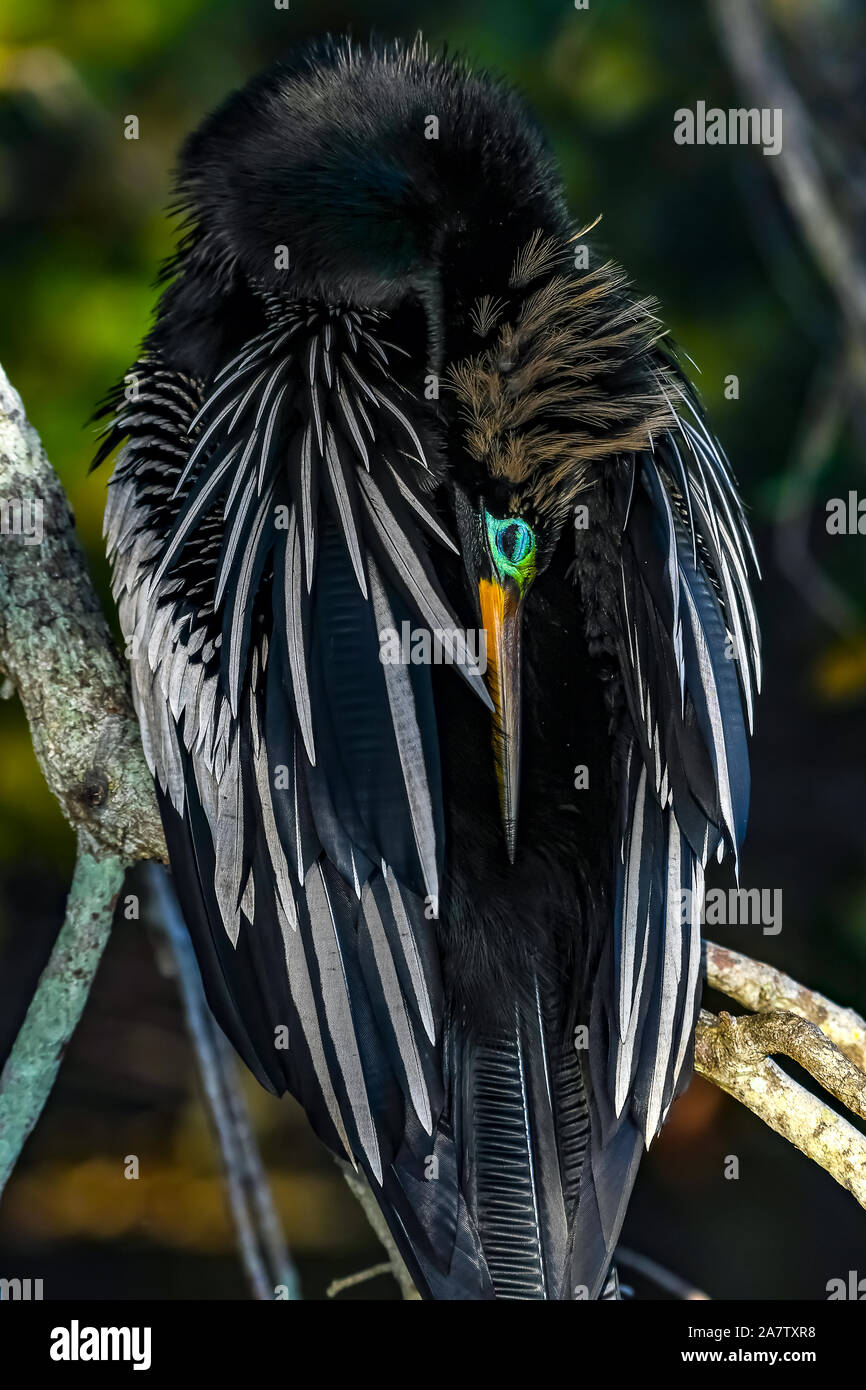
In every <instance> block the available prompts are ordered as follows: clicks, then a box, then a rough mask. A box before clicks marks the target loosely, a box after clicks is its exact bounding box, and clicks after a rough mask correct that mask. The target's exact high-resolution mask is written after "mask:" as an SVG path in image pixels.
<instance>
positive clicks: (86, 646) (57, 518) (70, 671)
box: [0, 368, 166, 863]
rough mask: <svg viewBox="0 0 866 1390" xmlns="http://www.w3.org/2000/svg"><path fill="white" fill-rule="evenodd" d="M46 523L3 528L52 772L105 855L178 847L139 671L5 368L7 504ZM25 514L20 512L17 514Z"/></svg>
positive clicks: (22, 660) (28, 709)
mask: <svg viewBox="0 0 866 1390" xmlns="http://www.w3.org/2000/svg"><path fill="white" fill-rule="evenodd" d="M10 504H12V506H13V508H14V506H15V504H18V506H19V508H20V507H22V506H26V505H28V504H29V506H30V507H31V509H32V510H31V516H33V518H34V520H35V519H36V518H41V521H40V529H41V539H40V538H38V531H37V532H36V534H34V536H32V537H29V536H25V535H23V534H21V533H19V534H15V533H14V532H11V533H10V532H9V531H6V533H5V534H2V535H0V551H2V556H0V668H2V670H3V671H5V673H6V676H7V678H8V679H9V680H10V681H11V682H12V684H13V686H14V688H15V690H16V691H17V692H18V695H19V697H20V699H21V703H22V705H23V706H24V712H25V714H26V715H27V722H28V723H29V725H30V733H31V737H32V739H33V747H34V750H35V752H36V757H37V758H38V760H39V766H40V767H41V768H42V772H43V775H44V777H45V780H46V782H47V783H48V785H49V787H50V788H51V790H52V792H53V793H54V795H55V796H56V797H57V800H58V801H59V802H60V808H61V810H62V811H63V814H64V816H65V817H66V819H67V820H68V821H69V823H70V825H72V826H73V827H75V829H79V828H83V829H85V830H86V831H87V832H88V834H89V836H90V838H91V841H92V844H93V853H94V854H97V855H98V854H99V853H100V852H101V851H107V852H108V853H111V854H118V855H120V856H121V857H122V858H123V859H124V860H125V861H126V862H127V863H130V862H132V861H133V860H135V859H162V860H164V859H165V857H166V853H165V842H164V840H163V834H162V825H161V824H160V819H159V812H158V811H157V807H156V797H155V796H154V791H153V781H152V778H151V776H150V773H149V771H148V769H147V764H146V763H145V760H144V753H143V752H142V748H141V734H140V732H139V728H138V722H137V720H136V717H135V711H134V710H133V707H132V697H131V695H130V691H129V676H128V673H127V671H126V670H125V668H124V665H123V663H122V661H121V659H120V656H119V655H118V653H117V650H116V648H115V645H114V642H113V641H112V638H111V634H110V632H109V630H108V624H107V623H106V621H105V617H104V615H103V612H102V609H101V607H100V604H99V599H98V598H97V596H96V593H95V592H94V589H93V585H92V583H91V581H90V576H89V575H88V573H87V567H86V565H85V561H84V556H83V555H82V552H81V548H80V546H79V545H78V541H77V539H76V537H75V531H74V523H73V518H72V514H71V512H70V510H69V503H68V502H67V500H66V496H65V494H64V491H63V488H62V487H61V485H60V481H59V479H58V477H57V475H56V473H55V472H54V470H53V468H52V467H51V465H50V463H49V462H48V459H47V458H46V457H45V450H44V449H43V448H42V444H41V443H40V440H39V436H38V435H37V433H36V431H35V430H34V429H33V427H32V425H31V424H30V423H29V422H28V420H27V418H26V416H25V414H24V407H23V405H22V404H21V397H20V396H19V395H18V393H17V391H15V390H14V389H13V388H12V386H11V385H10V384H9V381H8V380H7V378H6V375H5V373H4V372H3V370H2V368H0V505H2V508H3V515H4V517H8V516H9V515H10V514H11V513H10ZM16 514H17V513H16Z"/></svg>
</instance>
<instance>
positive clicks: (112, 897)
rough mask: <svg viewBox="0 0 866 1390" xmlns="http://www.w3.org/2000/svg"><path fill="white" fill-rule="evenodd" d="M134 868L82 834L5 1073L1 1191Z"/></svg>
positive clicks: (0, 1109) (0, 1086)
mask: <svg viewBox="0 0 866 1390" xmlns="http://www.w3.org/2000/svg"><path fill="white" fill-rule="evenodd" d="M125 871H126V866H125V864H124V862H123V860H122V859H121V858H120V857H119V856H118V855H116V854H111V855H107V854H104V853H103V854H99V855H97V854H96V853H94V849H93V845H92V843H91V841H90V839H89V837H88V835H87V832H86V831H84V830H80V831H79V832H78V857H77V859H76V861H75V873H74V875H73V878H72V887H71V889H70V893H69V901H68V903H67V905H66V918H65V920H64V923H63V926H62V927H61V929H60V934H59V936H58V937H57V941H56V942H55V945H54V950H53V951H52V952H51V956H50V959H49V961H48V964H47V965H46V967H45V969H44V970H43V972H42V974H41V976H40V977H39V984H38V985H37V987H36V992H35V994H34V995H33V998H32V1000H31V1001H30V1007H29V1008H28V1010H27V1015H26V1017H25V1019H24V1022H23V1024H22V1025H21V1029H20V1031H19V1033H18V1036H17V1038H16V1039H15V1042H14V1044H13V1046H12V1051H11V1052H10V1054H9V1056H8V1058H7V1059H6V1065H5V1066H4V1068H3V1072H2V1075H0V1192H2V1191H3V1188H4V1187H5V1185H6V1181H7V1179H8V1177H9V1175H10V1173H11V1172H12V1169H13V1168H14V1167H15V1164H16V1162H17V1160H18V1155H19V1154H20V1152H21V1149H22V1147H23V1145H24V1143H25V1141H26V1139H27V1137H28V1135H29V1134H30V1132H31V1130H32V1129H33V1126H34V1125H35V1124H36V1121H37V1120H38V1119H39V1116H40V1115H41V1113H42V1108H43V1106H44V1105H45V1102H46V1100H47V1099H48V1095H49V1093H50V1091H51V1087H52V1086H53V1085H54V1079H55V1077H56V1076H57V1072H58V1070H59V1068H60V1063H61V1061H62V1060H63V1054H64V1052H65V1051H66V1046H67V1044H68V1042H69V1039H70V1038H71V1037H72V1034H73V1033H74V1031H75V1028H76V1026H77V1024H78V1020H79V1018H80V1017H81V1013H82V1010H83V1008H84V1005H85V1004H86V1002H87V996H88V994H89V993H90V984H91V981H92V979H93V976H94V975H95V974H96V967H97V966H98V964H99V961H100V959H101V957H102V952H103V950H104V948H105V943H106V941H107V940H108V935H109V932H110V930H111V922H112V918H113V917H114V905H115V903H116V901H117V895H118V893H119V892H120V890H121V887H122V885H123V875H124V873H125Z"/></svg>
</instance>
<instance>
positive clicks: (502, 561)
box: [484, 511, 536, 594]
mask: <svg viewBox="0 0 866 1390" xmlns="http://www.w3.org/2000/svg"><path fill="white" fill-rule="evenodd" d="M484 522H485V525H486V527H487V543H488V545H489V546H490V554H491V556H492V559H493V563H494V565H495V566H496V569H497V571H498V574H499V578H500V579H501V580H504V579H505V578H506V577H508V578H509V579H513V580H514V582H515V583H516V584H517V587H518V588H519V590H520V592H521V594H523V593H524V592H525V591H526V589H527V587H528V586H529V584H530V583H531V582H532V580H533V579H534V578H535V549H536V547H535V532H534V531H533V529H532V527H531V526H529V525H528V524H527V522H525V521H523V520H522V518H521V517H519V516H507V517H503V518H501V519H500V518H499V517H494V516H491V515H490V513H489V512H487V511H486V512H485V513H484Z"/></svg>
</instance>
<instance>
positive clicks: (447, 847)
mask: <svg viewBox="0 0 866 1390" xmlns="http://www.w3.org/2000/svg"><path fill="white" fill-rule="evenodd" d="M431 121H432V124H431ZM179 187H180V195H181V203H182V206H183V208H184V210H185V211H186V213H187V214H188V217H189V227H188V231H187V234H186V236H185V238H184V240H183V242H182V244H181V248H180V250H179V253H178V256H177V258H176V260H175V262H174V263H173V264H172V267H171V271H172V273H173V276H174V278H173V279H172V281H171V284H170V285H169V287H168V289H167V290H166V292H165V295H164V297H163V299H162V301H161V304H160V309H159V313H158V316H157V320H156V324H155V326H154V329H153V330H152V332H151V334H150V335H149V337H148V339H147V341H146V344H145V349H144V351H143V353H142V355H141V357H140V358H139V361H138V362H137V363H136V364H135V366H134V367H133V369H132V372H131V374H130V376H129V377H128V378H127V384H126V387H125V388H120V389H119V390H118V392H117V393H116V395H115V397H114V399H113V401H112V407H113V408H114V410H115V412H116V414H115V419H114V422H113V426H112V428H111V430H110V432H109V434H108V437H107V439H106V442H105V445H104V448H103V453H107V452H108V451H109V450H110V449H111V448H113V447H114V445H115V443H117V442H118V441H119V440H120V439H122V438H124V437H126V438H127V439H128V443H127V445H126V447H125V449H124V452H123V454H122V455H121V458H120V461H119V463H118V466H117V470H116V472H115V474H114V477H113V479H112V485H111V497H110V503H109V509H108V513H107V520H106V530H107V536H108V540H109V548H110V552H111V555H112V559H113V563H114V567H115V593H116V595H117V598H118V603H119V607H120V613H121V620H122V623H123V627H124V632H125V634H126V636H127V640H128V642H129V643H130V649H131V653H132V666H133V685H134V692H135V696H136V702H137V707H138V711H139V716H140V719H141V723H142V731H143V737H144V743H145V750H146V752H147V754H148V757H149V759H150V763H151V767H152V769H153V771H154V774H155V777H156V782H157V788H158V793H159V796H160V804H161V808H162V812H163V819H164V823H165V828H166V837H167V841H168V846H169V853H170V857H171V863H172V869H173V872H174V874H175V878H176V881H177V884H178V889H179V892H180V895H181V900H182V904H183V907H184V911H185V914H186V916H187V920H188V923H189V927H190V931H191V933H192V936H193V940H194V942H195V944H196V948H197V952H198V955H199V960H200V963H201V966H202V972H203V975H204V979H205V984H206V987H207V990H208V995H209V999H210V1002H211V1005H212V1007H213V1009H214V1012H215V1013H216V1015H217V1017H218V1018H219V1020H220V1022H221V1023H222V1025H223V1027H224V1028H225V1030H226V1032H227V1033H228V1034H229V1036H230V1037H231V1038H232V1040H233V1041H234V1043H235V1045H236V1046H237V1048H238V1050H239V1051H240V1053H241V1055H242V1056H243V1057H244V1058H245V1060H246V1061H247V1062H248V1064H249V1065H250V1066H251V1067H252V1069H253V1070H254V1071H255V1072H256V1074H257V1075H258V1076H259V1078H260V1079H261V1080H262V1081H263V1083H264V1084H265V1085H268V1086H270V1087H271V1088H272V1089H274V1090H277V1091H282V1090H285V1089H289V1090H290V1091H292V1092H293V1094H295V1095H296V1096H297V1097H298V1099H299V1100H300V1101H301V1103H302V1104H303V1105H304V1106H305V1108H306V1110H307V1113H308V1115H309V1116H310V1119H311V1121H312V1123H313V1125H314V1127H315V1128H316V1130H317V1132H318V1133H319V1135H320V1137H321V1138H322V1139H323V1140H324V1141H325V1142H326V1143H327V1144H328V1145H329V1146H330V1147H331V1148H332V1149H333V1150H334V1152H335V1153H337V1154H338V1155H340V1156H341V1157H344V1158H346V1157H348V1158H351V1159H352V1161H353V1162H355V1163H356V1164H357V1165H358V1166H360V1167H361V1168H362V1169H363V1170H364V1172H365V1173H366V1174H367V1176H368V1178H369V1179H370V1181H371V1184H372V1186H373V1189H374V1191H375V1192H376V1194H377V1197H378V1198H379V1201H380V1203H381V1205H382V1209H383V1212H384V1213H385V1216H386V1218H387V1220H388V1222H389V1225H390V1227H391V1230H392V1233H393V1235H394V1237H395V1239H396V1241H397V1244H398V1246H399V1248H400V1250H401V1252H402V1254H403V1256H404V1258H405V1259H406V1260H407V1262H408V1264H409V1268H410V1270H411V1272H412V1274H413V1276H414V1278H415V1280H416V1282H417V1284H418V1287H419V1288H420V1290H421V1292H422V1293H423V1294H424V1295H425V1296H429V1297H434V1298H468V1299H473V1298H481V1299H485V1298H493V1297H504V1298H549V1299H572V1298H579V1297H585V1296H589V1297H598V1296H599V1295H600V1294H601V1293H602V1290H603V1289H604V1288H605V1287H606V1286H609V1282H610V1265H611V1258H612V1254H613V1249H614V1246H615V1242H616V1239H617V1236H618V1233H619V1228H620V1225H621V1221H622V1217H623V1214H624V1210H625V1204H626V1201H627V1199H628V1195H629V1192H630V1189H631V1184H632V1182H633V1178H634V1173H635V1171H636V1167H637V1162H638V1158H639V1154H640V1151H641V1148H642V1146H643V1144H644V1142H645V1141H646V1142H648V1141H649V1140H650V1139H651V1138H652V1137H653V1135H654V1134H655V1133H656V1132H657V1130H658V1128H659V1127H660V1125H661V1123H662V1120H663V1118H664V1115H665V1113H666V1111H667V1108H668V1106H669V1105H670V1102H671V1100H672V1098H673V1096H674V1094H675V1092H676V1090H677V1088H678V1087H680V1086H681V1085H682V1084H683V1081H684V1080H685V1079H686V1078H687V1075H688V1069H689V1057H690V1051H691V1041H692V1032H693V1023H694V1017H695V1011H696V1008H697V1000H698V987H699V915H700V900H701V894H702V884H703V868H704V866H705V864H706V862H707V860H708V858H709V856H710V855H712V854H714V853H716V852H717V851H719V852H722V851H723V850H724V848H726V847H727V848H729V849H731V850H733V851H734V853H736V848H737V845H738V843H739V840H740V838H741V837H742V833H743V830H744V825H745V813H746V804H747V799H748V769H747V763H746V748H745V730H744V723H743V716H742V713H741V699H745V701H746V704H747V705H748V707H749V710H751V701H752V692H753V686H754V684H755V682H756V677H757V670H758V655H757V631H756V627H755V622H754V612H753V608H752V603H751V599H750V595H749V585H748V578H747V568H748V565H749V563H750V557H749V547H750V542H749V540H748V534H747V531H746V527H745V523H744V521H743V517H742V512H741V509H740V505H739V502H738V500H737V497H736V494H735V492H734V489H733V486H732V484H731V481H730V477H729V475H728V472H727V469H726V465H725V463H724V460H723V458H722V456H721V455H720V453H719V451H718V448H717V446H716V445H715V443H714V441H713V440H712V438H711V436H710V435H709V434H708V432H707V430H706V427H705V425H704V423H703V420H702V417H701V414H700V411H699V409H698V407H697V405H696V403H695V400H694V398H693V396H692V394H691V392H690V390H689V388H688V386H687V384H686V382H685V379H684V378H683V376H682V375H681V373H680V369H679V366H678V364H677V362H676V360H675V359H674V357H673V355H672V353H671V352H670V350H669V349H667V348H666V347H665V346H664V345H663V344H662V342H661V331H660V329H659V325H658V322H657V320H656V319H655V317H654V316H653V313H652V310H651V307H650V306H649V305H648V304H647V303H646V302H641V301H638V300H635V299H634V298H633V296H632V295H631V294H630V292H629V288H628V285H627V282H626V281H625V278H624V277H623V276H622V274H621V272H620V271H619V270H618V269H617V268H616V267H615V266H612V265H610V264H609V263H601V262H600V261H599V260H598V259H597V258H596V257H595V255H594V252H593V251H592V247H591V245H590V244H589V243H590V238H589V237H587V236H583V235H582V234H578V235H577V236H575V231H576V229H575V228H574V227H573V226H572V224H571V222H570V220H569V217H568V214H567V212H566V209H565V204H564V200H563V197H562V193H561V189H560V186H559V183H558V180H557V178H556V175H555V173H554V171H553V169H552V166H551V163H550V160H549V157H548V156H547V154H546V152H545V150H544V147H543V144H542V142H541V139H540V137H539V136H538V134H537V133H536V132H535V130H534V128H533V127H532V126H531V124H530V123H529V122H528V120H527V118H526V117H525V116H524V114H523V112H522V110H521V108H520V106H519V104H518V103H517V101H516V99H515V98H514V97H513V95H512V94H511V93H509V92H508V91H507V90H506V89H504V88H502V87H500V86H498V85H496V84H493V83H491V82H489V81H487V80H486V79H481V78H477V77H475V76H473V75H471V74H470V73H469V72H468V71H466V70H465V69H464V68H463V67H462V66H461V65H459V64H454V63H452V62H450V61H445V60H439V59H432V58H430V57H429V56H428V55H427V53H426V51H425V50H424V49H423V48H422V47H421V46H417V45H416V46H415V47H414V48H413V49H411V50H409V51H404V50H401V49H399V48H395V49H387V50H385V49H383V50H371V51H358V50H353V49H352V48H351V47H349V46H343V45H326V46H323V47H319V48H317V49H315V50H313V51H312V53H310V54H307V55H305V56H304V57H303V58H302V59H301V60H300V61H299V62H297V63H296V64H294V65H291V66H283V67H280V68H277V69H275V70H273V71H272V72H270V73H268V74H266V75H265V76H264V77H262V78H259V79H257V80H256V81H255V82H254V83H251V84H250V86H249V87H248V88H247V89H245V91H244V92H242V93H240V94H237V95H236V96H234V97H232V98H230V99H229V101H228V102H227V103H226V104H225V106H224V107H222V108H221V109H220V111H218V112H217V113H216V114H215V115H214V116H212V117H211V118H210V119H209V120H208V121H207V122H205V124H204V125H203V126H202V128H201V129H200V130H199V131H198V132H197V133H196V134H195V135H194V136H193V137H191V139H190V140H189V141H188V143H187V145H186V147H185V149H184V153H183V156H182V162H181V173H180V185H179ZM584 244H585V252H584V253H585V256H586V257H587V258H588V259H581V258H580V257H579V256H578V255H577V254H576V252H577V251H580V250H581V249H582V248H584ZM473 632H476V633H481V634H483V635H484V638H485V643H486V645H485V646H484V648H483V649H481V655H482V657H483V658H484V659H482V660H473V654H474V653H475V647H474V645H473V643H472V641H471V640H465V641H464V636H465V635H466V634H468V637H471V636H472V634H473ZM436 633H439V634H445V635H444V636H442V635H440V637H439V638H438V639H437V638H435V637H434V638H432V639H431V634H436ZM449 633H450V634H451V636H450V638H449V636H448V635H447V634H449ZM396 634H403V648H402V652H401V654H400V655H399V656H396V657H395V656H394V655H393V654H392V655H389V652H392V648H393V644H394V642H396V646H397V648H399V647H400V642H399V641H398V640H397V637H396V636H395V635H396ZM407 634H408V638H407V636H406V635H407ZM455 634H456V636H455ZM407 641H408V644H409V648H410V649H411V652H413V653H414V658H412V657H411V656H410V659H409V660H406V655H407ZM731 642H733V643H734V646H733V652H734V655H735V657H736V659H735V660H729V659H728V656H729V655H730V653H729V652H728V651H727V650H726V648H727V646H728V645H729V644H730V643H731ZM389 644H391V645H390V646H389ZM449 657H450V659H448V658H449ZM684 904H685V906H684Z"/></svg>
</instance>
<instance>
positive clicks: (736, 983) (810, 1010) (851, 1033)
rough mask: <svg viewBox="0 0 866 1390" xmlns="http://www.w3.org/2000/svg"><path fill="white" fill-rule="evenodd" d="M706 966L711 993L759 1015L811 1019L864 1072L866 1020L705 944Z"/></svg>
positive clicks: (759, 964)
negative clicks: (778, 1011) (779, 1011)
mask: <svg viewBox="0 0 866 1390" xmlns="http://www.w3.org/2000/svg"><path fill="white" fill-rule="evenodd" d="M704 962H705V971H706V979H707V984H708V985H710V986H711V988H712V989H716V990H718V991H719V993H720V994H726V995H727V996H728V998H729V999H736V1001H737V1003H738V1004H742V1005H743V1006H744V1007H745V1008H747V1009H752V1010H754V1011H756V1012H759V1013H767V1012H769V1011H770V1010H774V1009H785V1010H787V1011H788V1013H792V1014H798V1015H799V1017H800V1018H808V1019H811V1021H812V1022H813V1023H817V1025H818V1027H819V1028H820V1029H821V1031H822V1033H825V1034H826V1036H827V1037H828V1038H829V1039H830V1041H831V1042H834V1043H835V1044H836V1046H837V1047H838V1048H839V1049H840V1051H842V1052H844V1053H845V1055H846V1057H850V1059H851V1061H852V1062H854V1064H855V1065H856V1066H858V1067H861V1068H863V1069H864V1070H866V1019H863V1018H861V1016H860V1015H859V1014H858V1013H855V1011H854V1009H845V1008H842V1007H841V1006H840V1005H839V1004H834V1003H833V1001H832V1000H831V999H827V998H826V997H825V996H824V995H823V994H819V993H818V991H817V990H814V989H806V987H805V985H800V984H798V983H797V981H796V980H792V979H791V976H790V975H786V974H784V972H783V971H781V970H777V969H776V968H775V966H773V965H767V964H766V963H765V962H764V961H761V960H753V959H752V958H751V956H743V955H741V954H740V953H739V951H731V950H729V949H728V948H727V947H725V946H717V945H716V944H715V943H714V942H712V941H706V942H705V943H704ZM817 1079H819V1080H820V1078H817Z"/></svg>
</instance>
